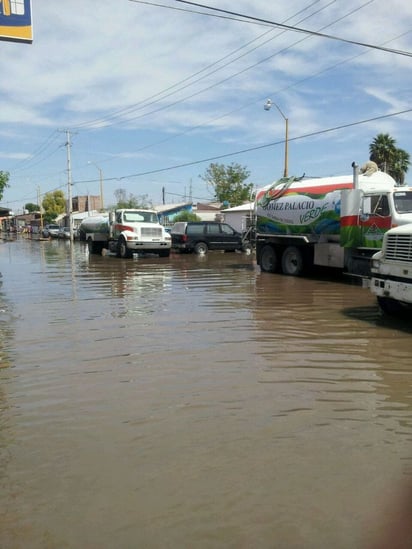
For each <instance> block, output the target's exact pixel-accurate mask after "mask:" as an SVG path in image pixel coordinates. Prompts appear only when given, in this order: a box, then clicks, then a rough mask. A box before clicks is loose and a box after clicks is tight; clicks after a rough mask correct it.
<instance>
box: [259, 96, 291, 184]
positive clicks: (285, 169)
mask: <svg viewBox="0 0 412 549" xmlns="http://www.w3.org/2000/svg"><path fill="white" fill-rule="evenodd" d="M272 105H274V106H275V107H276V108H277V110H278V111H279V112H280V114H281V115H282V118H283V120H284V121H285V164H284V170H283V177H288V163H289V120H288V119H287V117H286V116H285V115H284V114H283V112H282V111H281V109H280V107H279V105H277V104H276V103H275V102H274V101H272V100H271V99H268V100H267V101H266V103H265V104H264V105H263V108H264V109H265V111H270V109H271V107H272Z"/></svg>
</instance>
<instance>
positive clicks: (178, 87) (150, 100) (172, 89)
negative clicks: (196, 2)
mask: <svg viewBox="0 0 412 549" xmlns="http://www.w3.org/2000/svg"><path fill="white" fill-rule="evenodd" d="M130 1H133V2H138V1H139V0H130ZM319 1H320V0H315V1H314V2H312V3H311V4H309V5H308V6H306V7H305V8H303V9H301V10H299V11H298V12H296V13H295V14H294V15H292V16H290V17H288V18H287V19H286V20H285V22H286V21H290V20H291V19H293V18H294V17H297V16H298V15H300V14H301V13H303V12H305V11H307V10H308V9H309V8H311V7H312V6H313V5H315V4H317V3H319ZM336 1H337V0H332V1H331V2H329V4H327V5H326V6H324V7H322V8H321V9H319V10H317V11H315V12H313V13H311V14H310V15H308V16H306V17H304V18H302V19H300V20H299V21H298V23H302V22H303V21H306V20H307V19H309V18H310V17H313V16H314V15H316V14H317V13H319V11H323V10H324V9H326V8H328V7H329V6H330V5H331V4H333V3H335V2H336ZM373 1H374V0H370V1H369V2H367V3H370V2H373ZM139 3H141V2H139ZM143 3H147V2H143ZM151 5H154V6H158V7H165V8H170V9H177V8H171V7H170V6H163V5H160V4H151ZM359 9H360V8H359ZM356 11H357V10H356ZM332 24H333V23H332ZM274 30H275V29H273V28H271V29H270V30H268V31H266V32H264V33H263V34H261V35H259V36H258V37H256V38H254V39H253V40H250V41H249V42H247V43H246V44H244V45H242V46H240V47H238V48H236V49H235V50H233V51H231V52H230V53H228V54H227V55H225V56H223V57H221V58H220V59H218V60H217V61H214V62H213V63H211V64H209V65H207V66H206V67H203V68H202V69H200V70H199V71H197V72H195V73H193V74H191V75H190V76H188V77H186V78H184V79H183V80H180V81H179V82H176V83H175V84H172V85H171V86H169V87H167V88H165V89H164V90H162V91H160V92H158V93H156V94H154V95H151V96H150V97H147V98H146V99H143V100H142V101H139V102H138V103H135V104H134V105H130V106H128V107H124V108H122V109H119V110H118V111H114V112H113V113H111V114H109V115H108V116H105V117H102V118H96V119H94V120H91V121H88V122H84V123H82V124H79V125H77V126H76V128H77V129H87V127H88V126H89V129H93V126H96V125H98V126H100V125H102V124H104V123H105V122H110V121H111V120H114V122H113V123H112V124H105V127H106V128H107V127H108V126H110V125H115V124H121V123H123V124H127V123H129V122H130V121H131V120H136V119H137V118H141V117H144V116H149V115H151V114H153V113H156V112H158V110H162V109H167V108H170V107H171V106H174V105H175V104H176V103H172V104H169V105H166V106H164V107H161V108H160V109H156V110H154V111H150V112H148V113H144V114H142V115H138V116H137V117H132V118H127V119H124V120H122V121H117V118H121V116H126V115H127V114H131V113H132V112H135V111H137V110H141V109H144V108H147V107H150V106H151V105H153V104H156V103H158V102H159V101H161V100H164V99H166V98H167V97H170V96H171V95H174V94H176V93H177V92H179V91H182V90H185V89H186V88H188V87H190V86H193V85H194V84H196V83H197V82H199V81H201V80H203V79H204V78H207V77H209V76H211V75H212V74H214V73H216V72H218V71H220V70H222V69H224V68H225V67H227V66H228V65H230V64H232V63H234V62H235V61H238V60H239V59H241V58H242V57H245V56H246V55H249V54H250V53H252V52H253V51H255V50H256V49H258V48H260V47H262V46H264V45H265V44H267V43H268V42H270V41H272V40H274V39H275V38H278V37H279V36H280V34H277V35H276V36H274V37H272V38H269V39H268V40H266V41H264V42H263V43H261V44H259V45H257V46H255V47H254V48H252V49H249V50H248V51H247V52H245V53H244V54H242V55H240V56H238V57H236V58H235V59H231V61H229V62H227V63H225V64H224V65H222V66H220V67H218V68H216V69H215V70H213V71H209V69H212V68H213V67H216V65H218V64H219V63H221V62H222V61H224V60H225V59H228V58H230V57H232V56H233V55H235V54H236V53H237V52H239V51H241V50H243V49H245V48H246V47H247V46H249V45H251V44H253V43H254V42H257V41H258V40H260V39H261V38H263V37H264V36H266V35H267V34H270V33H273V32H274ZM283 32H286V31H283ZM262 62H263V61H262ZM254 66H256V65H252V67H254ZM246 70H247V69H246ZM207 71H209V72H207ZM205 73H206V74H205ZM202 74H203V76H200V78H197V79H196V80H193V79H194V78H196V77H197V76H199V75H202ZM238 74H239V73H236V74H235V75H232V76H230V77H229V78H227V79H224V80H223V81H220V82H217V83H215V84H214V85H213V87H214V86H217V85H219V84H220V83H224V82H226V81H227V80H228V79H230V78H234V77H235V76H237V75H238ZM190 81H191V82H190ZM183 84H185V85H183ZM209 89H210V87H208V88H206V89H205V90H200V92H198V93H203V91H208V90H209ZM168 92H169V93H168ZM191 97H192V96H189V97H188V99H190V98H191ZM156 98H157V99H156ZM186 99H187V98H183V99H181V100H179V101H178V102H177V103H180V102H182V101H185V100H186Z"/></svg>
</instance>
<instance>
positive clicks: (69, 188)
mask: <svg viewBox="0 0 412 549" xmlns="http://www.w3.org/2000/svg"><path fill="white" fill-rule="evenodd" d="M66 137H67V140H66V147H67V195H68V197H69V198H68V205H67V213H68V215H69V229H70V242H71V243H72V242H73V222H72V209H73V204H72V166H71V157H70V147H71V142H70V138H71V134H70V130H66Z"/></svg>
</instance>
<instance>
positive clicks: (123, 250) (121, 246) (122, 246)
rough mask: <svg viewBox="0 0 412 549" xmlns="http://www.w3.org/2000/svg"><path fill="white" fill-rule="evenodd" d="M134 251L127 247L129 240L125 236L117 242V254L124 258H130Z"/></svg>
mask: <svg viewBox="0 0 412 549" xmlns="http://www.w3.org/2000/svg"><path fill="white" fill-rule="evenodd" d="M132 255H133V253H132V252H131V251H130V250H129V248H128V247H127V242H126V240H125V239H124V238H119V241H118V243H117V256H118V257H121V258H122V259H129V258H130V257H132Z"/></svg>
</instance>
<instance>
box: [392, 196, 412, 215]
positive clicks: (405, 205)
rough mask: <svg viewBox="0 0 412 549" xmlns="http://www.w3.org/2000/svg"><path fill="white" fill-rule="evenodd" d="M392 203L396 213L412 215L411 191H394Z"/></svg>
mask: <svg viewBox="0 0 412 549" xmlns="http://www.w3.org/2000/svg"><path fill="white" fill-rule="evenodd" d="M393 201H394V203H395V208H396V211H397V212H398V213H412V191H396V192H395V193H394V195H393Z"/></svg>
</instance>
